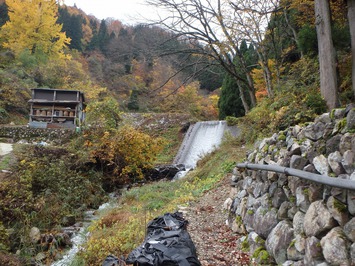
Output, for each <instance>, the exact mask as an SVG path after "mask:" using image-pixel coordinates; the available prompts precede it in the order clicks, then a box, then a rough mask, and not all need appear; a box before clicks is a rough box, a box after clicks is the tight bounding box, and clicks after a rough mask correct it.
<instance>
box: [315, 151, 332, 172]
mask: <svg viewBox="0 0 355 266" xmlns="http://www.w3.org/2000/svg"><path fill="white" fill-rule="evenodd" d="M313 164H314V167H315V168H316V170H317V171H318V172H319V173H320V174H322V175H329V164H328V160H327V158H326V157H325V156H324V155H323V154H321V155H318V156H316V157H315V158H314V159H313Z"/></svg>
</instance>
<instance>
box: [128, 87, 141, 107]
mask: <svg viewBox="0 0 355 266" xmlns="http://www.w3.org/2000/svg"><path fill="white" fill-rule="evenodd" d="M127 108H128V109H129V110H131V111H138V110H139V103H138V90H133V91H132V92H131V96H130V98H129V102H128V104H127Z"/></svg>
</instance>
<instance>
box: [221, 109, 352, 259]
mask: <svg viewBox="0 0 355 266" xmlns="http://www.w3.org/2000/svg"><path fill="white" fill-rule="evenodd" d="M354 121H355V110H354V109H351V108H347V109H337V110H333V111H332V112H331V113H330V114H329V113H328V114H323V115H322V116H320V117H318V118H317V119H316V120H315V121H314V122H313V123H309V124H307V125H304V126H295V127H292V128H289V129H288V130H285V131H282V132H279V133H277V134H274V135H273V136H272V137H270V138H266V139H264V140H262V141H261V142H260V143H259V144H258V146H257V148H256V149H255V150H254V151H253V152H252V153H250V154H249V155H248V156H247V160H246V162H249V163H256V164H278V165H281V166H284V167H291V168H295V169H300V170H305V171H308V172H312V173H318V174H322V175H328V176H331V177H334V178H343V179H350V180H354V182H355V172H354V170H355V134H354V133H353V132H354V129H355V122H354ZM224 208H226V209H227V210H228V211H229V218H228V224H229V226H230V228H231V229H232V230H233V231H234V232H236V233H240V234H246V236H245V237H242V238H241V239H240V240H239V242H238V244H239V248H241V249H243V250H245V251H248V252H249V253H250V255H251V257H253V260H254V261H255V262H256V263H257V265H262V264H267V265H270V264H277V265H307V266H308V265H355V191H347V190H344V189H339V188H331V187H327V186H324V185H321V184H318V183H312V182H309V181H306V180H303V179H300V178H298V177H294V176H286V175H285V174H279V173H274V172H267V171H259V170H258V171H252V170H244V171H242V170H241V169H237V168H236V169H235V170H234V172H233V176H232V189H231V193H230V197H229V198H228V199H227V200H226V202H225V204H224Z"/></svg>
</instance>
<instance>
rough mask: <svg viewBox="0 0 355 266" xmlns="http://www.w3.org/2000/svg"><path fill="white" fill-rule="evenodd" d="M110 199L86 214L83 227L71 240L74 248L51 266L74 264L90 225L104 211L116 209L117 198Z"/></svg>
mask: <svg viewBox="0 0 355 266" xmlns="http://www.w3.org/2000/svg"><path fill="white" fill-rule="evenodd" d="M110 197H111V200H110V201H109V202H106V203H104V204H102V205H101V206H100V207H99V208H98V209H97V210H89V211H86V212H85V215H84V220H83V226H82V227H81V228H80V230H79V231H77V232H76V233H74V234H73V237H72V238H71V241H72V243H73V246H72V247H71V248H70V249H69V250H68V251H67V252H66V253H65V254H64V256H63V258H62V259H61V260H58V261H55V262H54V263H52V264H51V266H68V265H70V264H71V263H72V262H73V260H74V258H75V256H76V254H77V253H78V252H79V250H80V246H81V245H82V244H84V243H85V241H86V239H87V238H88V236H89V234H88V233H87V228H88V227H89V225H90V224H91V223H92V222H93V221H95V220H97V219H98V218H99V217H100V213H102V212H103V211H107V210H109V209H111V208H115V207H116V206H117V203H116V202H117V201H115V199H116V198H114V197H113V196H111V195H110Z"/></svg>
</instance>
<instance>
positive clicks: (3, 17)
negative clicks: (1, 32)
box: [0, 3, 9, 27]
mask: <svg viewBox="0 0 355 266" xmlns="http://www.w3.org/2000/svg"><path fill="white" fill-rule="evenodd" d="M8 20H9V15H8V11H7V5H6V4H5V3H4V4H0V27H1V26H2V25H4V24H5V23H6V22H7V21H8Z"/></svg>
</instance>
